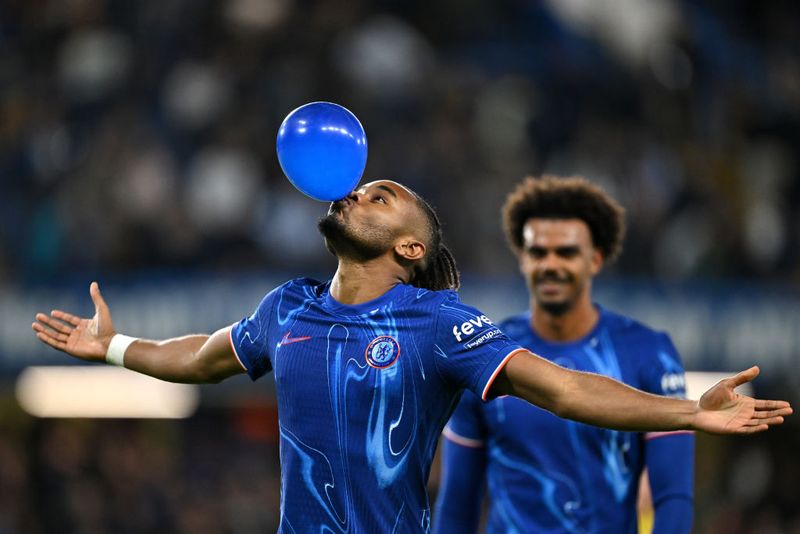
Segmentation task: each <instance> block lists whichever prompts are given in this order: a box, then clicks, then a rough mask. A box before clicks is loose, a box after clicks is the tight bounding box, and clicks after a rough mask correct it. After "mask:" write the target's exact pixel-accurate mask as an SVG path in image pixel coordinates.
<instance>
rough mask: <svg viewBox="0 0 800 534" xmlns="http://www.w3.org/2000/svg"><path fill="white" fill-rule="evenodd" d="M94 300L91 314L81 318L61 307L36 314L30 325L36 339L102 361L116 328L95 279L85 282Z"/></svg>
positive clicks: (86, 358) (75, 354) (70, 352)
mask: <svg viewBox="0 0 800 534" xmlns="http://www.w3.org/2000/svg"><path fill="white" fill-rule="evenodd" d="M89 294H90V295H91V297H92V302H94V310H95V313H94V317H92V318H91V319H85V318H82V317H78V316H76V315H72V314H71V313H67V312H64V311H61V310H53V311H51V312H50V315H49V316H48V315H46V314H44V313H37V314H36V322H34V323H33V324H32V325H31V327H32V328H33V331H34V332H36V337H37V338H39V341H41V342H42V343H45V344H47V345H50V346H51V347H53V348H55V349H58V350H61V351H64V352H66V353H67V354H70V355H72V356H75V357H77V358H81V359H82V360H90V361H104V360H105V357H106V351H107V350H108V344H109V343H110V342H111V338H112V337H114V334H115V333H116V331H115V330H114V324H113V323H112V321H111V310H109V309H108V305H107V304H106V301H105V300H103V296H102V295H101V294H100V287H99V286H98V285H97V282H92V283H91V285H90V286H89Z"/></svg>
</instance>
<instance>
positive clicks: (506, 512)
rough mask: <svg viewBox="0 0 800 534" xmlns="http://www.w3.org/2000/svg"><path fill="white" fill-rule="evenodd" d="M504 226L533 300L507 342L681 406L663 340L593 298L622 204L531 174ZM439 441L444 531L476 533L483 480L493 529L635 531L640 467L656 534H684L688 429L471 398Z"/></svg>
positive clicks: (440, 529) (671, 351) (509, 206)
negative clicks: (628, 424)
mask: <svg viewBox="0 0 800 534" xmlns="http://www.w3.org/2000/svg"><path fill="white" fill-rule="evenodd" d="M503 223H504V228H505V232H506V237H507V239H508V242H509V244H510V246H511V248H512V250H513V251H514V253H515V254H516V255H517V258H518V260H519V268H520V271H521V272H522V275H523V276H524V278H525V280H526V282H527V285H528V290H529V293H530V310H529V311H526V312H524V313H521V314H519V315H516V316H514V317H511V318H509V319H508V320H506V321H504V322H503V323H502V324H501V325H500V329H501V330H502V331H503V332H505V333H506V334H507V335H508V336H509V337H511V338H513V339H514V340H516V341H518V342H519V343H520V344H522V346H524V347H525V348H527V349H528V350H530V351H531V352H534V353H536V354H540V355H541V356H543V357H545V358H548V359H550V360H552V361H553V362H555V363H557V364H559V365H561V366H562V367H566V368H569V369H578V370H581V371H588V372H592V373H598V374H602V375H606V376H610V377H612V378H614V379H616V380H620V381H622V382H625V383H626V384H630V385H631V386H633V387H636V388H639V389H641V390H643V391H648V392H651V393H655V394H658V395H666V396H670V397H677V398H684V397H685V382H684V374H683V365H682V364H681V361H680V358H679V357H678V353H677V352H676V350H675V347H674V346H673V345H672V342H671V341H670V339H669V337H668V336H667V335H666V334H663V333H660V332H656V331H654V330H651V329H650V328H648V327H647V326H644V325H643V324H641V323H638V322H636V321H634V320H633V319H630V318H628V317H625V316H622V315H619V314H617V313H614V312H613V311H610V310H607V309H605V308H603V307H601V306H599V305H597V304H595V303H593V301H592V279H593V278H594V276H595V275H596V274H597V273H598V272H599V271H600V269H601V268H602V267H603V265H604V264H606V263H608V262H611V261H613V260H614V259H615V258H616V256H617V255H618V254H619V252H620V249H621V246H622V238H623V235H624V231H625V221H624V211H623V209H622V208H621V207H620V206H619V204H617V202H615V201H614V200H613V199H612V198H611V197H609V196H608V194H606V193H605V192H604V191H603V190H602V189H600V188H599V187H597V186H595V185H593V184H591V183H590V182H588V181H586V180H584V179H583V178H568V179H559V178H557V177H554V176H544V177H542V178H541V179H534V178H527V179H525V180H524V181H523V182H522V183H521V184H519V185H518V186H517V188H516V189H515V190H514V191H513V192H512V193H511V194H510V195H509V196H508V199H507V200H506V203H505V206H504V207H503ZM598 402H603V401H602V400H601V399H598ZM444 436H445V440H444V445H443V456H442V458H443V466H442V469H443V478H442V484H441V487H440V493H439V496H438V499H437V504H436V514H435V523H436V529H435V530H436V532H437V533H439V534H444V533H447V532H459V533H464V532H475V531H476V530H477V527H478V521H479V514H480V509H481V507H480V505H481V501H482V498H483V487H484V483H485V482H486V483H488V488H489V489H488V494H489V508H488V519H487V521H488V525H487V531H488V532H492V533H494V532H550V533H577V532H586V533H600V532H608V533H615V534H616V533H626V532H629V533H632V532H636V530H637V517H636V503H637V492H638V488H639V479H640V476H641V474H642V471H643V468H644V467H645V466H646V467H647V471H648V473H649V480H650V484H651V487H652V495H653V503H654V507H655V523H654V532H656V533H682V532H683V533H688V532H690V530H691V525H692V498H693V491H692V489H693V483H694V476H693V469H694V436H693V435H692V433H691V432H687V431H677V432H656V433H641V432H620V431H617V430H607V429H601V428H597V427H593V426H588V425H585V424H581V423H577V422H575V421H569V420H566V419H560V418H558V417H556V416H555V415H553V414H551V413H549V412H547V411H545V410H542V409H541V408H537V407H536V406H533V405H531V404H529V403H527V402H524V401H521V400H519V399H517V398H515V397H504V398H501V399H496V400H493V401H491V402H489V403H483V402H481V401H480V399H478V398H477V397H476V396H475V395H472V394H470V393H469V392H466V393H465V394H464V395H463V397H462V399H461V402H460V404H459V406H458V407H457V408H456V410H455V412H454V413H453V416H452V418H451V419H450V421H449V422H448V424H447V426H446V427H445V431H444Z"/></svg>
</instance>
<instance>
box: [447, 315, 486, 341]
mask: <svg viewBox="0 0 800 534" xmlns="http://www.w3.org/2000/svg"><path fill="white" fill-rule="evenodd" d="M484 326H492V321H491V320H490V319H489V318H488V317H486V316H485V315H481V316H480V317H476V318H474V319H470V320H469V321H464V322H463V323H461V324H460V325H455V326H454V327H453V336H454V337H455V338H456V341H461V338H462V337H464V336H467V337H468V336H471V335H472V334H474V333H475V331H476V330H480V329H481V328H483V327H484Z"/></svg>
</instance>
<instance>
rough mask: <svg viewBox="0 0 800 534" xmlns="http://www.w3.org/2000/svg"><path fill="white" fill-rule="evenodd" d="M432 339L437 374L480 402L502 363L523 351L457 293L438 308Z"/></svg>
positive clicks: (484, 397) (451, 295)
mask: <svg viewBox="0 0 800 534" xmlns="http://www.w3.org/2000/svg"><path fill="white" fill-rule="evenodd" d="M435 336H436V337H435V345H434V352H435V361H436V367H437V369H438V371H439V374H440V375H441V376H442V377H443V378H444V379H445V380H446V381H448V382H450V383H452V384H454V385H456V386H457V387H459V388H464V389H469V390H470V391H472V392H473V393H474V394H475V395H477V396H478V397H479V398H481V399H482V400H486V396H487V394H488V392H489V388H490V387H491V385H492V382H493V381H494V379H495V377H496V376H497V374H498V373H499V372H500V370H501V369H502V368H503V366H504V365H505V363H506V362H507V361H508V360H509V359H510V358H511V356H513V354H514V353H516V352H517V351H522V350H524V349H523V348H522V347H520V346H519V344H518V343H516V342H514V341H512V340H511V339H510V338H509V337H508V336H506V335H505V334H504V333H503V332H502V331H500V329H499V328H497V326H495V325H494V324H493V323H492V321H491V320H490V319H489V318H488V317H486V315H484V314H483V313H481V312H480V311H479V310H477V309H475V308H473V307H471V306H467V305H466V304H463V303H461V302H460V301H459V300H458V295H457V294H456V293H451V294H450V295H449V296H448V297H447V298H446V299H445V300H444V301H443V302H442V304H441V305H440V307H439V311H438V314H437V320H436V333H435Z"/></svg>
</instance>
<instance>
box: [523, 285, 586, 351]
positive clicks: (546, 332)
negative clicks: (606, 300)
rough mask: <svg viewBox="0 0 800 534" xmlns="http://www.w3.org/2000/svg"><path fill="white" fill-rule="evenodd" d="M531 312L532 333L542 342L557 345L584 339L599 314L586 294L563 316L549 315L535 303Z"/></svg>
mask: <svg viewBox="0 0 800 534" xmlns="http://www.w3.org/2000/svg"><path fill="white" fill-rule="evenodd" d="M531 310H532V313H531V328H533V331H534V332H536V334H537V335H538V336H539V337H541V338H542V339H544V340H547V341H555V342H558V343H568V342H570V341H577V340H579V339H581V338H582V337H585V336H586V335H588V334H589V332H591V331H592V329H594V327H595V325H597V321H599V320H600V312H598V311H597V308H595V307H594V305H593V304H592V301H591V299H590V298H589V295H588V294H587V295H585V297H584V298H581V299H580V300H579V301H578V302H577V303H576V304H575V306H573V307H572V308H570V309H569V310H567V311H566V312H564V313H563V314H558V315H556V314H553V313H550V312H548V311H547V310H546V309H544V308H542V307H541V306H539V305H537V304H536V302H533V303H532V305H531Z"/></svg>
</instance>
